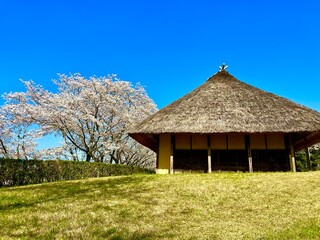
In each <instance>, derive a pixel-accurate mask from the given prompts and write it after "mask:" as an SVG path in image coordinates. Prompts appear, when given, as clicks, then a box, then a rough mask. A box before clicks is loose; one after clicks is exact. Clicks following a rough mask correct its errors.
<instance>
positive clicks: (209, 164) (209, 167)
mask: <svg viewBox="0 0 320 240" xmlns="http://www.w3.org/2000/svg"><path fill="white" fill-rule="evenodd" d="M208 173H211V144H210V135H208Z"/></svg>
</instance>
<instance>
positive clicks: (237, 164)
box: [211, 150, 249, 172]
mask: <svg viewBox="0 0 320 240" xmlns="http://www.w3.org/2000/svg"><path fill="white" fill-rule="evenodd" d="M211 154H212V163H211V164H212V170H213V171H243V172H245V171H249V166H248V156H247V151H246V150H213V151H212V152H211Z"/></svg>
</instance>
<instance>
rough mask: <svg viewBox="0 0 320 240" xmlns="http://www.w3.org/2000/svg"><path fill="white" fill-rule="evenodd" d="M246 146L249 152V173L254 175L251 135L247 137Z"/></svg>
mask: <svg viewBox="0 0 320 240" xmlns="http://www.w3.org/2000/svg"><path fill="white" fill-rule="evenodd" d="M246 145H247V150H248V163H249V172H250V173H253V165H252V152H251V144H250V135H246Z"/></svg>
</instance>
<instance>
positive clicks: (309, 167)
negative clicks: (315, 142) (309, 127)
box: [305, 147, 311, 171]
mask: <svg viewBox="0 0 320 240" xmlns="http://www.w3.org/2000/svg"><path fill="white" fill-rule="evenodd" d="M305 151H306V157H307V165H308V170H309V171H311V161H310V152H309V148H308V147H306V148H305Z"/></svg>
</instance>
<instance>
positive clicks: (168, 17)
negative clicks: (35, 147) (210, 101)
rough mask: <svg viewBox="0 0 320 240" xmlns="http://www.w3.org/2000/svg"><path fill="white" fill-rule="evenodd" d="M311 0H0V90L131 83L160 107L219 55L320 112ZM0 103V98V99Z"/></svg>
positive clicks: (315, 7)
mask: <svg viewBox="0 0 320 240" xmlns="http://www.w3.org/2000/svg"><path fill="white" fill-rule="evenodd" d="M319 26H320V1H318V0H308V1H302V0H301V1H294V0H293V1H282V0H277V1H276V0H269V1H253V0H252V1H250V0H243V1H239V0H237V1H235V0H234V1H232V0H231V1H221V0H219V1H214V0H211V1H209V0H208V1H207V0H195V1H191V0H153V1H152V0H135V1H129V0H117V1H113V0H112V1H111V0H105V1H102V0H101V1H98V0H90V1H89V0H88V1H81V0H77V1H76V0H74V1H71V0H69V1H68V0H63V1H61V0H55V1H40V0H39V1H36V0H28V1H25V0H1V1H0V30H1V31H0V93H1V94H3V93H4V92H9V91H22V90H24V88H23V85H22V84H21V83H20V81H19V79H24V80H29V79H33V80H34V81H35V82H36V83H38V84H41V85H43V86H44V87H45V88H47V89H49V90H52V91H54V86H53V85H52V83H51V79H53V78H57V75H56V74H57V73H66V74H68V73H81V74H82V75H84V76H91V75H96V76H103V75H108V74H112V73H116V74H117V75H118V77H119V78H120V79H122V80H128V81H131V82H133V83H136V82H140V83H141V84H142V85H143V86H145V87H146V89H147V92H148V94H149V96H150V97H151V98H152V99H153V100H154V101H155V102H156V104H157V105H158V108H162V107H164V106H165V105H167V104H169V103H170V102H172V101H174V100H176V99H178V98H179V97H181V96H183V95H185V94H186V93H188V92H190V91H192V90H193V89H194V88H196V87H197V86H199V85H201V84H202V83H203V82H204V81H205V80H206V79H207V78H208V77H210V76H211V75H213V74H214V73H216V72H217V71H218V66H219V65H221V64H222V63H223V62H225V63H226V64H227V65H229V68H228V71H229V73H231V74H232V75H234V76H235V77H236V78H238V79H239V80H242V81H244V82H247V83H248V84H251V85H254V86H256V87H259V88H261V89H263V90H266V91H269V92H273V93H275V94H278V95H280V96H283V97H286V98H289V99H291V100H293V101H295V102H298V103H300V104H303V105H306V106H308V107H311V108H313V109H315V110H318V111H320V94H319V82H320V57H319V56H320V29H319V28H320V27H319ZM0 103H3V101H2V100H0Z"/></svg>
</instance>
